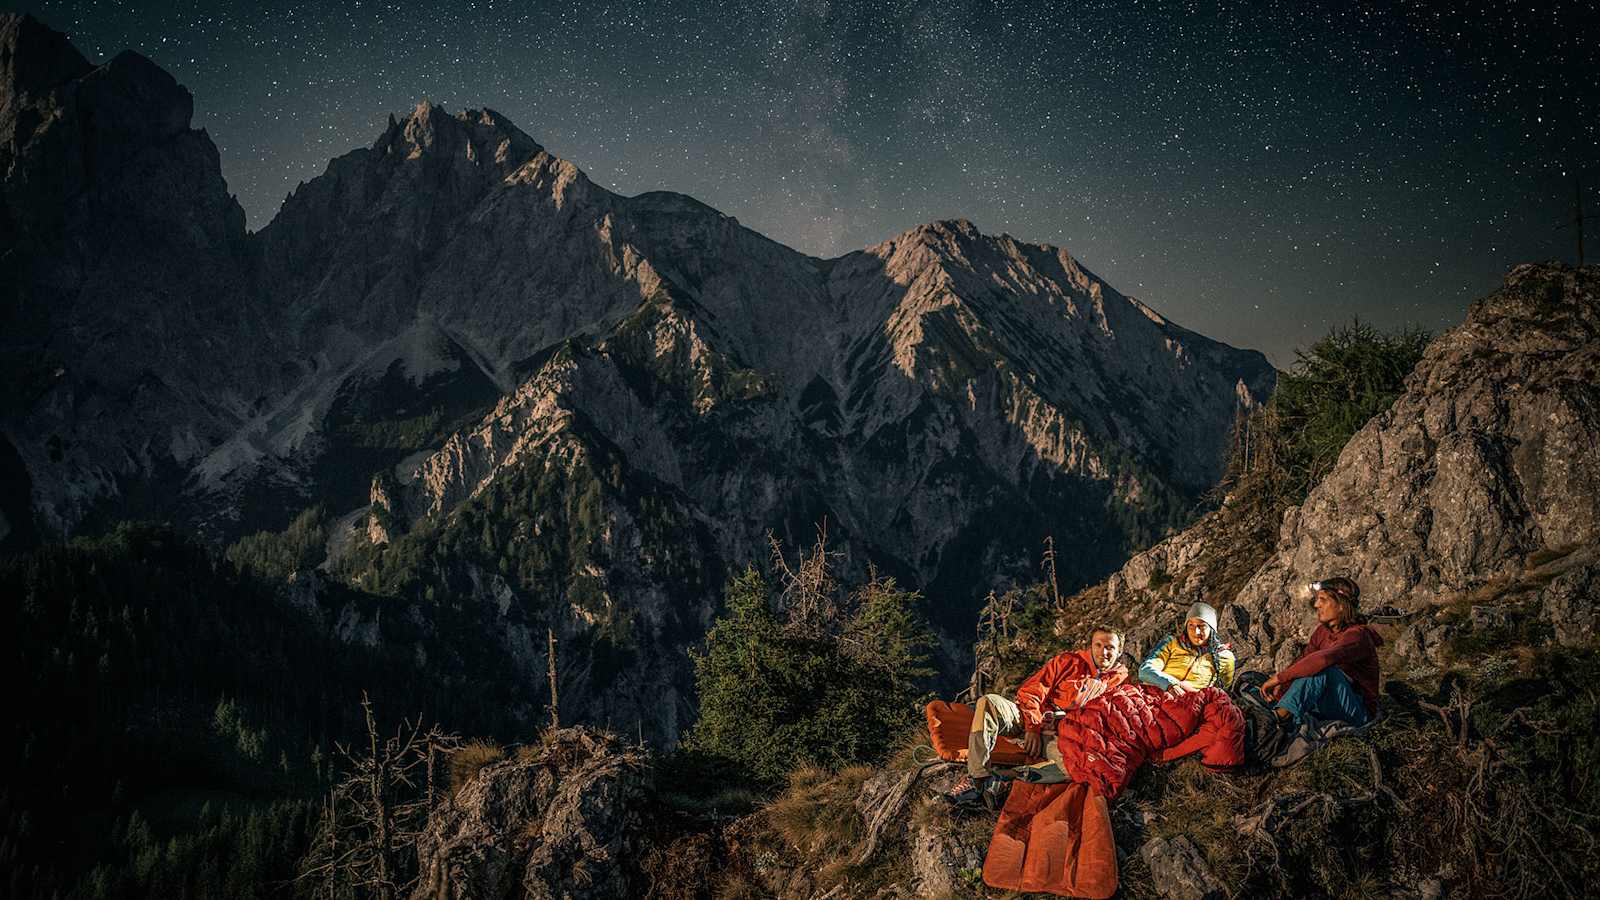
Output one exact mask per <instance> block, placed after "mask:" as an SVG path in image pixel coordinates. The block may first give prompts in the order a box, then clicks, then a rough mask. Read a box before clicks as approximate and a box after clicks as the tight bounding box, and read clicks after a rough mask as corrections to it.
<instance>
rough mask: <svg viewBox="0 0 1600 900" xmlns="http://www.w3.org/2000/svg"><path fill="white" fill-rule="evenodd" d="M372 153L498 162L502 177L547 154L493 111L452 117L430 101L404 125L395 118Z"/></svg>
mask: <svg viewBox="0 0 1600 900" xmlns="http://www.w3.org/2000/svg"><path fill="white" fill-rule="evenodd" d="M373 149H375V150H377V151H379V152H381V153H384V154H386V155H388V154H398V155H399V156H400V158H402V159H421V158H424V157H427V156H436V157H441V158H465V159H466V160H467V161H469V162H472V163H476V164H480V165H482V164H485V163H488V164H493V165H494V166H496V167H497V168H499V169H501V170H502V174H504V172H506V171H510V170H512V169H515V168H516V167H518V166H520V165H522V164H523V163H525V162H527V161H528V160H529V159H531V158H532V157H534V156H536V155H538V154H539V153H541V152H542V151H543V150H544V148H543V147H541V146H539V144H538V142H537V141H535V140H534V139H533V138H531V137H529V136H528V135H527V134H526V133H524V132H523V131H522V130H521V129H520V128H518V127H517V126H516V125H515V124H513V123H512V122H511V120H510V119H507V118H506V117H505V116H502V115H501V114H499V113H497V112H495V111H494V110H492V109H487V108H485V109H467V110H462V111H461V112H458V113H455V114H453V115H452V114H451V113H449V112H447V111H446V110H445V109H444V107H442V106H438V105H436V104H434V103H433V102H431V101H429V100H428V99H427V98H423V99H422V100H421V101H419V102H418V103H417V105H416V107H415V108H414V109H412V111H411V113H410V114H409V115H407V116H406V117H405V119H404V120H402V121H396V120H395V118H394V116H393V115H390V117H389V125H388V127H387V128H386V129H385V130H384V133H383V134H382V135H381V136H379V138H378V140H377V142H376V143H375V144H374V145H373Z"/></svg>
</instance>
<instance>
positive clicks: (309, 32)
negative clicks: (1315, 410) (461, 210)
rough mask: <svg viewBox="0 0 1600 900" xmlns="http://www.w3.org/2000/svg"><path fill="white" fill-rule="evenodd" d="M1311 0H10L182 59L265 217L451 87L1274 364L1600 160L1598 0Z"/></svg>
mask: <svg viewBox="0 0 1600 900" xmlns="http://www.w3.org/2000/svg"><path fill="white" fill-rule="evenodd" d="M1312 6H1313V5H1312V4H1301V3H1282V4H1275V3H1262V4H1244V3H1241V4H1221V5H1219V4H1215V3H1190V4H1177V3H1171V4H1151V3H1134V2H1119V3H1070V4H1069V3H1056V4H1047V3H1007V2H909V0H907V2H901V0H896V2H881V3H852V2H801V3H750V4H735V3H730V4H727V5H726V8H725V9H720V10H717V11H715V12H707V11H706V10H710V9H713V5H712V4H709V3H704V4H702V3H676V2H672V0H653V2H620V3H595V4H585V3H571V4H568V3H561V4H546V3H510V2H497V3H482V2H479V3H449V4H439V5H433V4H422V3H412V2H384V3H376V2H361V3H338V4H335V3H327V4H323V3H317V4H309V3H284V2H278V0H258V2H188V3H171V4H141V3H120V2H78V3H61V2H45V3H34V4H28V3H25V4H21V5H20V6H17V5H14V4H8V5H7V6H6V8H13V9H15V8H20V9H24V10H27V11H30V12H32V13H34V14H35V15H36V16H37V17H39V18H40V19H41V20H43V21H44V22H45V23H47V24H49V25H50V26H51V27H53V28H56V29H58V30H61V31H64V32H66V33H67V34H68V35H69V36H70V37H71V39H72V40H73V42H74V43H75V44H76V45H77V46H78V48H79V49H80V50H81V51H82V52H83V53H84V54H85V55H86V56H88V57H89V58H90V59H91V61H94V62H101V61H104V60H107V59H109V58H110V57H111V56H113V55H115V54H116V53H117V52H118V51H120V50H122V49H124V48H132V49H135V50H138V51H139V52H141V53H143V54H145V55H146V56H149V57H150V58H152V59H154V60H155V61H156V62H157V63H159V64H160V65H162V66H163V67H165V68H166V69H167V70H168V71H170V72H172V73H173V74H174V75H175V76H177V78H178V80H179V81H181V82H182V83H183V84H185V85H186V86H188V87H189V89H190V90H191V91H192V92H193V93H194V95H195V113H196V114H195V124H196V126H197V127H203V128H206V129H207V130H208V131H209V132H210V134H211V136H212V137H213V138H214V139H215V141H216V143H217V145H218V147H219V148H220V150H221V153H222V168H223V174H224V175H225V176H226V178H227V180H228V184H229V186H230V188H231V189H232V190H233V191H235V192H236V193H237V194H238V196H239V200H240V202H241V203H242V204H243V205H244V208H245V210H246V212H247V214H248V216H249V224H250V227H251V228H259V227H261V226H262V225H265V224H266V223H267V222H268V221H269V220H270V219H271V217H272V215H273V214H274V213H275V212H276V210H277V208H278V206H279V204H281V203H282V201H283V198H284V196H285V195H286V194H287V193H288V192H289V191H290V190H292V189H293V188H294V187H295V185H296V184H298V183H299V182H301V181H305V180H309V179H310V178H313V177H315V176H316V175H318V174H320V173H321V172H322V171H323V169H324V168H325V166H326V164H327V161H328V160H329V159H330V158H331V157H333V156H336V155H339V154H342V153H344V152H347V151H349V150H351V149H354V148H355V147H358V146H365V145H369V144H370V143H371V142H372V141H373V140H374V139H375V138H376V137H377V136H378V135H379V134H380V133H381V132H382V130H383V126H384V123H385V121H386V119H387V117H388V115H389V113H391V112H394V113H397V114H400V115H404V114H405V113H406V112H407V111H409V110H410V109H411V108H412V107H413V106H414V105H415V104H416V102H417V101H418V100H419V99H421V98H424V97H426V98H428V99H430V100H432V101H433V102H435V103H440V104H443V105H444V106H445V107H446V108H447V109H448V110H450V111H452V112H454V111H458V110H460V109H463V108H471V107H482V106H487V107H490V108H492V109H495V110H497V111H499V112H501V113H503V114H504V115H506V116H507V117H509V118H510V119H511V120H512V121H514V122H516V123H517V124H518V126H520V127H521V128H522V129H523V130H524V131H526V132H528V133H529V134H530V135H532V136H533V137H534V139H536V140H538V141H539V142H540V143H542V144H544V145H545V146H546V147H547V148H548V149H550V150H551V151H552V152H554V153H556V154H557V155H559V156H562V157H565V158H567V159H570V160H572V161H574V162H575V163H577V164H578V165H579V166H580V167H581V168H583V169H584V170H585V171H586V172H587V173H588V174H589V176H590V177H591V178H593V179H594V180H595V181H597V182H599V183H601V184H603V185H606V186H608V187H610V188H612V189H613V190H616V191H619V192H622V193H625V194H634V193H639V192H642V191H647V190H658V189H665V190H674V191H681V192H683V193H687V194H691V195H693V196H695V197H697V198H699V199H701V200H703V201H705V202H706V203H709V204H711V205H712V206H715V207H717V208H718V209H720V210H722V211H723V212H725V213H728V214H730V215H734V216H737V217H738V218H739V220H740V221H741V222H743V223H744V224H746V225H748V226H750V227H752V228H755V229H757V230H758V231H761V232H763V233H765V234H767V235H769V236H771V237H773V238H775V239H777V240H779V241H782V242H784V243H786V244H789V245H790V246H793V247H796V248H798V249H800V250H803V251H805V252H807V253H812V254H816V255H819V256H834V255H838V254H841V253H844V252H847V251H849V250H852V249H857V248H860V247H864V246H867V245H869V244H873V243H877V242H878V241H881V240H884V239H886V238H888V237H891V236H893V235H894V234H896V233H898V232H900V231H902V230H904V229H906V228H909V227H911V226H913V225H916V224H918V223H921V222H925V221H929V220H932V219H939V218H953V217H965V218H968V219H971V220H972V221H973V222H975V223H976V224H977V225H978V226H979V227H980V228H982V229H983V230H984V231H986V232H991V233H999V232H1008V233H1010V234H1013V235H1015V236H1017V237H1019V238H1021V239H1024V240H1029V241H1038V242H1043V243H1050V244H1056V245H1061V246H1065V247H1066V248H1068V250H1070V251H1071V252H1072V253H1073V254H1074V255H1075V256H1076V257H1078V258H1079V259H1080V260H1081V261H1083V263H1084V264H1085V265H1087V266H1088V267H1089V268H1090V269H1092V270H1093V271H1095V272H1096V273H1098V274H1099V275H1101V276H1102V277H1104V278H1106V279H1107V280H1108V281H1110V282H1111V283H1112V284H1113V285H1114V286H1116V287H1117V288H1119V289H1120V290H1122V291H1123V292H1125V293H1129V294H1132V295H1135V296H1138V297H1140V298H1141V299H1143V300H1145V301H1146V302H1148V303H1150V304H1151V305H1152V306H1154V307H1156V308H1157V309H1159V310H1161V311H1163V312H1164V313H1166V314H1167V315H1169V316H1171V317H1172V318H1173V319H1175V320H1176V321H1178V322H1179V323H1181V324H1183V325H1186V326H1188V327H1190V328H1193V329H1196V330H1198V331H1201V332H1202V333H1205V334H1208V335H1210V336H1213V337H1216V338H1219V339H1222V340H1225V341H1228V342H1229V343H1233V344H1236V345H1240V346H1247V347H1255V348H1257V349H1261V350H1264V351H1266V352H1267V353H1268V355H1269V356H1270V357H1271V358H1272V359H1273V361H1274V362H1275V363H1277V364H1278V365H1279V366H1287V365H1288V364H1290V363H1291V362H1292V361H1293V359H1294V352H1293V351H1294V348H1295V347H1296V346H1303V345H1305V344H1306V343H1309V342H1310V341H1312V340H1315V339H1316V338H1317V337H1320V336H1321V335H1322V334H1324V333H1325V332H1326V331H1327V329H1328V328H1329V327H1330V326H1331V325H1333V324H1336V323H1339V322H1345V321H1348V320H1349V319H1350V318H1351V317H1353V316H1359V317H1360V318H1362V319H1364V320H1367V321H1371V322H1373V323H1375V324H1378V325H1380V326H1383V327H1386V328H1392V327H1398V326H1402V325H1408V324H1409V325H1417V326H1421V327H1424V328H1428V329H1430V330H1439V329H1441V328H1445V327H1449V326H1451V325H1454V324H1456V323H1457V322H1459V321H1460V320H1461V318H1462V317H1463V315H1464V314H1465V310H1466V306H1467V303H1468V302H1469V301H1470V300H1472V299H1474V298H1476V297H1478V296H1481V295H1483V294H1485V293H1487V292H1488V291H1490V290H1492V289H1493V288H1494V287H1495V286H1496V285H1497V284H1498V283H1499V279H1500V278H1501V276H1502V275H1503V274H1504V272H1505V270H1506V269H1507V268H1508V267H1509V266H1511V265H1513V264H1515V263H1517V262H1522V261H1527V260H1534V259H1547V258H1552V257H1560V258H1563V259H1566V260H1568V261H1572V260H1573V258H1574V257H1575V243H1576V242H1575V238H1574V237H1573V234H1574V231H1573V229H1571V228H1568V229H1566V230H1558V229H1557V227H1556V226H1557V225H1558V223H1559V222H1561V221H1562V220H1563V219H1564V218H1568V217H1570V216H1571V214H1572V208H1573V195H1574V188H1573V175H1574V172H1577V173H1580V174H1581V175H1582V176H1583V177H1584V178H1585V179H1586V181H1587V183H1589V184H1594V183H1600V25H1597V21H1596V16H1597V15H1600V14H1597V13H1596V12H1595V11H1594V10H1593V9H1592V7H1591V4H1589V3H1586V2H1571V3H1566V4H1558V5H1554V6H1547V7H1544V8H1542V9H1532V8H1528V7H1525V6H1516V7H1510V6H1509V5H1507V4H1496V5H1493V6H1488V7H1480V6H1479V5H1478V4H1470V5H1469V4H1460V5H1459V8H1458V9H1457V10H1456V11H1454V12H1436V11H1435V9H1434V8H1433V7H1432V6H1431V5H1411V4H1401V5H1399V6H1397V7H1393V8H1391V5H1390V4H1387V3H1384V4H1356V5H1344V4H1333V5H1327V6H1321V5H1319V8H1317V9H1314V10H1313V9H1312ZM1308 10H1310V11H1308ZM1584 196H1585V201H1584V202H1585V208H1586V211H1590V210H1592V211H1594V212H1596V213H1600V190H1595V189H1593V188H1591V187H1589V186H1587V185H1586V187H1585V189H1584ZM1589 232H1590V234H1591V239H1590V240H1589V254H1588V256H1589V258H1590V260H1591V261H1593V260H1594V259H1596V258H1600V219H1596V220H1595V221H1593V222H1591V223H1589Z"/></svg>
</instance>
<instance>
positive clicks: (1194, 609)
mask: <svg viewBox="0 0 1600 900" xmlns="http://www.w3.org/2000/svg"><path fill="white" fill-rule="evenodd" d="M1233 671H1234V659H1233V651H1232V650H1231V649H1229V647H1228V645H1227V644H1224V643H1222V641H1221V640H1220V639H1219V638H1218V637H1217V611H1216V610H1214V609H1212V608H1211V605H1210V604H1208V603H1196V604H1194V605H1193V606H1191V607H1189V615H1188V616H1186V617H1184V620H1183V625H1182V626H1181V627H1180V628H1179V629H1178V633H1177V634H1173V635H1168V636H1167V638H1166V640H1164V641H1162V642H1161V643H1159V644H1157V645H1156V647H1155V649H1154V650H1151V651H1150V654H1149V655H1148V656H1146V657H1145V658H1144V663H1143V664H1142V665H1140V666H1139V680H1140V681H1142V682H1144V683H1145V684H1150V685H1155V686H1156V687H1158V688H1161V689H1162V690H1164V691H1166V692H1167V693H1169V694H1173V695H1177V694H1187V693H1189V692H1190V691H1197V690H1200V689H1201V688H1205V687H1210V686H1212V685H1215V686H1217V687H1220V688H1222V689H1223V690H1227V689H1228V687H1229V686H1230V685H1232V684H1233Z"/></svg>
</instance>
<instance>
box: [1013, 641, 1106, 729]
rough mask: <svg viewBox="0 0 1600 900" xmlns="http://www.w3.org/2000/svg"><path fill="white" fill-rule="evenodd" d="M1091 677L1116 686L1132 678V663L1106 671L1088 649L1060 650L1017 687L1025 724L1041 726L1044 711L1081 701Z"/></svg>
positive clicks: (1037, 727)
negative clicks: (1129, 675)
mask: <svg viewBox="0 0 1600 900" xmlns="http://www.w3.org/2000/svg"><path fill="white" fill-rule="evenodd" d="M1091 678H1097V679H1099V680H1101V681H1104V682H1105V683H1106V687H1107V688H1114V687H1116V686H1117V685H1119V684H1121V683H1123V682H1124V681H1127V680H1128V667H1127V666H1124V665H1122V664H1121V663H1118V664H1117V665H1115V666H1112V667H1111V668H1109V669H1106V670H1105V671H1100V670H1097V669H1096V668H1095V665H1094V659H1093V657H1091V656H1090V655H1089V651H1087V650H1068V651H1067V652H1065V653H1058V654H1056V655H1055V656H1054V657H1052V658H1051V659H1050V661H1049V662H1047V663H1045V664H1044V665H1043V666H1041V667H1040V668H1039V671H1037V672H1035V673H1033V675H1031V676H1030V677H1029V678H1028V680H1027V681H1024V682H1023V683H1022V687H1019V688H1017V709H1019V710H1021V711H1022V727H1023V728H1024V729H1025V730H1027V731H1039V730H1041V729H1042V728H1043V727H1044V714H1045V713H1046V712H1049V711H1050V710H1053V709H1066V708H1067V707H1069V706H1072V705H1073V704H1075V703H1077V701H1078V690H1079V688H1082V687H1083V685H1084V683H1085V682H1086V681H1088V680H1089V679H1091Z"/></svg>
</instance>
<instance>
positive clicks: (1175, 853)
mask: <svg viewBox="0 0 1600 900" xmlns="http://www.w3.org/2000/svg"><path fill="white" fill-rule="evenodd" d="M1139 855H1140V856H1142V857H1144V861H1145V864H1146V865H1148V866H1149V867H1150V880H1151V883H1152V886H1153V887H1154V888H1155V889H1156V891H1157V893H1159V894H1160V895H1161V896H1163V897H1165V898H1167V900H1213V898H1221V897H1225V896H1227V891H1226V890H1225V889H1224V888H1223V886H1222V882H1220V881H1218V880H1217V878H1216V876H1215V875H1212V874H1211V867H1210V866H1207V865H1206V860H1205V857H1204V856H1202V855H1201V853H1200V850H1199V848H1197V847H1195V845H1194V842H1193V841H1190V840H1189V839H1188V838H1186V837H1183V836H1181V835H1180V836H1178V837H1175V838H1171V839H1170V840H1169V839H1167V838H1151V839H1150V840H1149V841H1147V842H1146V843H1145V845H1144V846H1143V847H1141V848H1140V849H1139Z"/></svg>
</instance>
